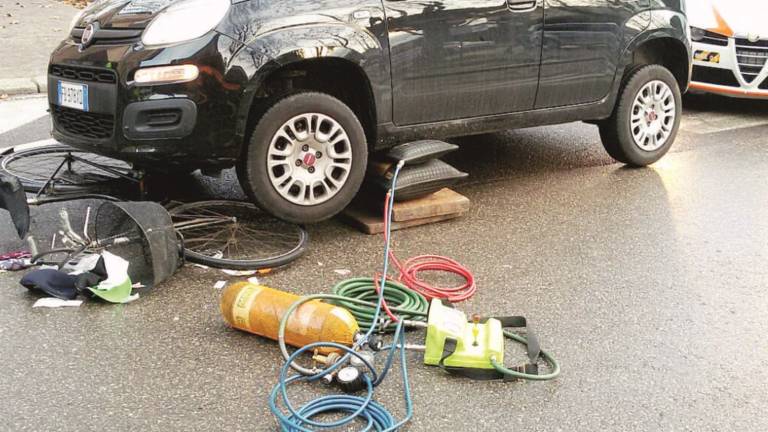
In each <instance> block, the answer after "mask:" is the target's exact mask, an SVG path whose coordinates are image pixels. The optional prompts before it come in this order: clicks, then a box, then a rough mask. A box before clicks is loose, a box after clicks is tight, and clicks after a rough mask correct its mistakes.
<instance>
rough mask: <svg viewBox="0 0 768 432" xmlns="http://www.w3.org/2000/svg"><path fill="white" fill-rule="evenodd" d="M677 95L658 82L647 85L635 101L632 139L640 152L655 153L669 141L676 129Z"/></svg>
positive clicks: (631, 123) (633, 105)
mask: <svg viewBox="0 0 768 432" xmlns="http://www.w3.org/2000/svg"><path fill="white" fill-rule="evenodd" d="M676 115H677V106H676V103H675V95H674V93H673V92H672V89H671V88H670V87H669V85H667V83H665V82H663V81H659V80H655V81H651V82H649V83H648V84H646V85H644V86H643V87H642V88H641V89H640V91H639V92H638V93H637V96H636V97H635V101H634V103H633V104H632V112H631V116H630V120H629V122H630V132H631V134H632V139H633V140H634V142H635V145H637V146H638V147H639V148H640V149H641V150H644V151H647V152H652V151H656V150H658V149H660V148H662V147H664V145H665V144H666V143H667V141H669V138H670V136H672V131H673V130H674V127H675V119H676Z"/></svg>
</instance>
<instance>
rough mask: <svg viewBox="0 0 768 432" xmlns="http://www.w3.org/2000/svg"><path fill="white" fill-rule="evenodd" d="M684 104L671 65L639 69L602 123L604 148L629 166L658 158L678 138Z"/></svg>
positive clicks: (627, 82) (650, 162) (646, 162)
mask: <svg viewBox="0 0 768 432" xmlns="http://www.w3.org/2000/svg"><path fill="white" fill-rule="evenodd" d="M682 106H683V103H682V97H681V94H680V87H679V85H678V83H677V80H676V79H675V77H674V76H673V75H672V73H671V72H670V71H669V70H668V69H667V68H665V67H663V66H660V65H650V66H644V67H642V68H639V69H637V70H636V71H634V72H633V73H632V75H631V76H630V77H629V79H628V80H627V81H626V84H625V85H624V87H623V88H622V90H621V93H620V96H619V100H618V102H617V104H616V108H615V109H614V112H613V115H612V116H611V117H610V118H608V119H607V120H604V121H603V122H601V123H600V124H599V128H600V138H601V140H602V142H603V147H605V150H606V151H607V152H608V154H609V155H611V157H612V158H614V159H615V160H617V161H619V162H621V163H624V164H627V165H631V166H637V167H642V166H647V165H650V164H652V163H654V162H656V161H658V160H659V159H661V158H662V157H663V156H664V155H665V154H666V153H667V152H668V151H669V149H670V148H671V147H672V144H673V143H674V141H675V138H676V137H677V133H678V130H679V128H680V119H681V117H682ZM670 108H671V116H670Z"/></svg>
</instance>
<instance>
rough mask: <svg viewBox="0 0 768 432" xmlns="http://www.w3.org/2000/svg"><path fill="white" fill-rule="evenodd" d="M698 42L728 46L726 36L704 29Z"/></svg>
mask: <svg viewBox="0 0 768 432" xmlns="http://www.w3.org/2000/svg"><path fill="white" fill-rule="evenodd" d="M699 42H701V43H705V44H710V45H717V46H728V37H727V36H723V35H719V34H717V33H714V32H711V31H705V32H704V37H703V38H702V39H701V40H700V41H699Z"/></svg>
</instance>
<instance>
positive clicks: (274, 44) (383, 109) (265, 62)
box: [235, 23, 391, 148]
mask: <svg viewBox="0 0 768 432" xmlns="http://www.w3.org/2000/svg"><path fill="white" fill-rule="evenodd" d="M235 57H236V58H237V60H236V61H239V62H241V63H242V64H247V65H248V68H249V71H250V73H249V74H248V75H249V78H248V82H247V84H246V86H245V88H244V93H243V97H242V99H241V102H240V106H239V107H238V113H239V114H238V120H239V121H238V135H240V136H241V137H242V139H243V142H245V141H246V140H247V139H248V136H249V134H250V132H251V131H252V130H253V127H254V126H255V124H256V123H257V122H258V119H259V118H260V116H261V115H263V113H264V112H265V111H266V109H267V108H268V107H269V106H270V104H271V103H274V100H275V99H276V98H279V97H280V96H283V95H287V94H290V93H294V92H296V91H300V90H307V91H317V92H322V93H327V94H330V95H331V96H334V97H336V98H337V99H339V100H341V101H342V102H344V103H345V104H347V105H348V106H349V107H350V108H351V109H352V110H353V111H354V112H355V114H356V115H357V116H358V118H359V119H360V122H361V123H362V124H363V127H364V129H365V133H366V138H367V141H368V146H369V147H371V148H372V147H373V145H374V144H375V142H376V140H377V124H378V123H380V122H386V121H389V119H390V117H391V96H390V93H391V86H390V81H389V80H390V78H389V62H388V61H386V60H387V59H386V55H385V47H382V46H381V44H380V43H379V41H378V40H377V39H376V38H375V37H374V36H373V35H372V34H370V33H368V32H366V31H362V30H361V29H359V28H352V27H351V26H348V25H344V24H338V25H329V24H325V23H324V24H322V25H314V26H303V27H297V28H288V29H283V30H280V31H276V32H272V33H269V34H266V35H262V36H260V37H258V38H255V39H253V42H251V43H250V44H249V45H247V46H245V47H244V48H243V49H242V50H241V52H239V53H238V54H237V55H236V56H235ZM388 107H389V108H388Z"/></svg>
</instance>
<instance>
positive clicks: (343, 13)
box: [48, 0, 691, 222]
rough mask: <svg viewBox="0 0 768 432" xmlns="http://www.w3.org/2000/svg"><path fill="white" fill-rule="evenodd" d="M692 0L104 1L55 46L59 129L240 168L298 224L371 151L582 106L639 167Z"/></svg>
mask: <svg viewBox="0 0 768 432" xmlns="http://www.w3.org/2000/svg"><path fill="white" fill-rule="evenodd" d="M684 9H685V8H684V1H683V0H621V1H617V0H430V1H422V0H290V1H287V0H102V1H97V2H96V3H95V4H92V5H91V6H90V7H88V8H87V9H85V10H84V11H83V13H81V14H80V15H79V16H78V17H76V18H75V20H74V22H73V24H72V29H71V32H70V36H69V37H68V39H67V40H65V41H63V42H62V43H61V45H60V46H59V47H58V48H57V49H56V50H55V51H54V53H53V54H52V56H51V61H50V67H49V75H48V84H49V86H48V88H49V100H50V105H51V106H50V107H51V112H52V116H53V121H54V129H53V136H54V138H56V139H57V140H59V141H61V142H63V143H66V144H69V145H72V146H75V147H78V148H81V149H86V150H88V151H92V152H95V153H99V154H103V155H107V156H111V157H115V158H118V159H122V160H126V161H129V162H131V163H133V164H134V165H136V166H140V167H142V168H143V169H145V170H148V171H152V170H156V171H172V172H177V171H192V170H194V169H198V168H200V169H203V170H204V172H211V171H216V170H220V169H222V168H227V167H231V166H236V167H237V172H238V177H239V179H240V182H241V184H242V186H243V189H244V190H245V191H246V192H247V193H248V195H249V196H250V197H251V198H252V199H253V200H254V201H255V202H256V203H258V204H259V205H260V206H261V207H263V208H265V209H266V210H268V211H270V212H272V213H273V214H275V215H276V216H278V217H281V218H283V219H286V220H290V221H294V222H315V221H320V220H323V219H326V218H329V217H331V216H333V215H334V214H336V213H338V212H339V211H341V210H342V209H343V208H344V207H345V206H346V205H347V204H348V203H349V202H350V200H351V199H352V198H353V196H354V195H355V194H356V193H357V191H358V189H359V187H360V184H361V182H362V180H363V177H364V175H365V171H366V166H367V162H368V157H369V155H370V154H372V153H374V152H378V151H380V150H382V149H385V148H387V147H390V146H393V145H395V144H398V143H401V142H407V141H412V140H416V139H421V138H445V137H451V136H459V135H471V134H478V133H485V132H490V131H497V130H503V129H510V128H518V127H527V126H536V125H545V124H557V123H565V122H571V121H577V120H583V121H588V122H592V123H595V124H597V125H598V126H599V127H600V135H601V137H602V140H603V143H604V145H605V148H606V150H607V151H608V153H610V155H611V156H612V157H614V158H615V159H616V160H618V161H620V162H623V163H626V164H630V165H637V166H643V165H648V164H651V163H653V162H655V161H657V160H658V159H659V158H661V157H662V156H663V155H664V154H665V153H666V152H667V151H668V150H669V148H670V146H671V145H672V143H673V141H674V140H675V136H676V134H677V130H678V126H679V123H680V114H681V109H682V106H681V99H680V94H681V89H683V90H684V89H686V88H687V87H688V83H689V79H690V58H691V50H690V39H689V30H688V25H687V22H686V16H685V10H684Z"/></svg>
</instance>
